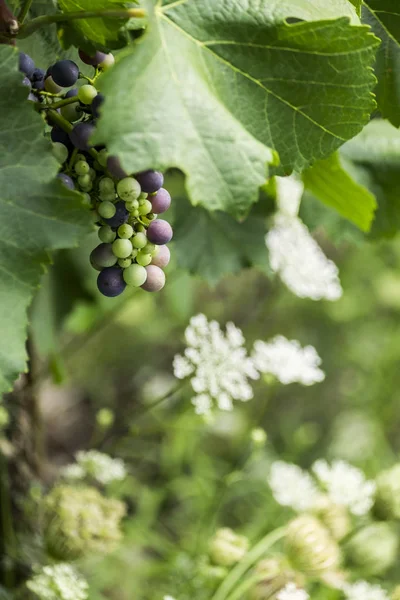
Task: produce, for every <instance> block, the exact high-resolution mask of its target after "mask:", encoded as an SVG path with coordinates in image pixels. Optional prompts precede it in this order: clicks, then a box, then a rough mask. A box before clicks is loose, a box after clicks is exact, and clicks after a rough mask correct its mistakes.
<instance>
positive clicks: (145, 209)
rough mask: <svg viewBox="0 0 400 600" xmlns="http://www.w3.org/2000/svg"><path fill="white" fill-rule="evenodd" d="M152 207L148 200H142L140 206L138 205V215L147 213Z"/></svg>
mask: <svg viewBox="0 0 400 600" xmlns="http://www.w3.org/2000/svg"><path fill="white" fill-rule="evenodd" d="M152 208H153V207H152V204H151V202H150V200H144V202H143V204H142V206H139V215H147V214H148V213H149V212H151V210H152Z"/></svg>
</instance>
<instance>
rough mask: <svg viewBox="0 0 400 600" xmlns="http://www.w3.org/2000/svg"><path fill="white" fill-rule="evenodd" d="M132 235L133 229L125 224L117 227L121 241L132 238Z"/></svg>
mask: <svg viewBox="0 0 400 600" xmlns="http://www.w3.org/2000/svg"><path fill="white" fill-rule="evenodd" d="M133 233H134V231H133V227H132V226H131V225H128V224H127V223H124V225H121V226H120V227H118V235H119V237H120V238H122V239H126V240H129V239H130V238H131V237H132V236H133Z"/></svg>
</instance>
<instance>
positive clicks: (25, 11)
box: [18, 0, 32, 25]
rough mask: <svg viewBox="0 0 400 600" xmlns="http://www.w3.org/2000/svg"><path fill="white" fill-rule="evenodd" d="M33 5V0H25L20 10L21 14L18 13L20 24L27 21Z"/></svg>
mask: <svg viewBox="0 0 400 600" xmlns="http://www.w3.org/2000/svg"><path fill="white" fill-rule="evenodd" d="M31 5H32V0H25V2H24V4H23V6H22V7H21V10H20V11H19V15H18V22H19V23H20V25H22V23H23V22H24V21H25V19H26V17H27V15H28V12H29V9H30V7H31Z"/></svg>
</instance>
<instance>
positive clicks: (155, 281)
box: [140, 265, 165, 292]
mask: <svg viewBox="0 0 400 600" xmlns="http://www.w3.org/2000/svg"><path fill="white" fill-rule="evenodd" d="M145 269H146V271H147V279H146V281H145V282H144V284H143V285H142V286H140V287H141V288H142V289H144V290H146V292H159V291H160V290H162V289H163V287H164V285H165V273H164V271H162V270H161V269H160V268H159V267H156V266H155V265H149V266H148V267H145Z"/></svg>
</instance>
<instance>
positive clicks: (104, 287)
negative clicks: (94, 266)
mask: <svg viewBox="0 0 400 600" xmlns="http://www.w3.org/2000/svg"><path fill="white" fill-rule="evenodd" d="M97 287H98V288H99V292H100V293H101V294H103V296H107V297H108V298H114V297H115V296H119V295H120V294H122V292H123V291H124V289H125V288H126V283H125V281H124V278H123V276H122V269H120V268H119V267H106V268H105V269H103V270H102V271H101V273H99V276H98V277H97Z"/></svg>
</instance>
